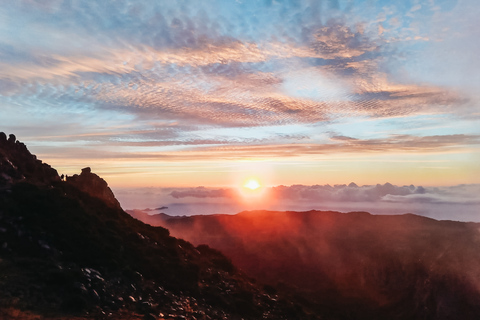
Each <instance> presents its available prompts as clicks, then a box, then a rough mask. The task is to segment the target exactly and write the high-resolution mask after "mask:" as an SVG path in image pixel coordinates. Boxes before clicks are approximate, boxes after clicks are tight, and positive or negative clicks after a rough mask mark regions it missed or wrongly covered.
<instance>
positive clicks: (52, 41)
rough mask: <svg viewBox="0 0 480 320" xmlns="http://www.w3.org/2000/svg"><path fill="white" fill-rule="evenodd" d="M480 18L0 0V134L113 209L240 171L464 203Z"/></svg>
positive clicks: (271, 179) (240, 4) (427, 1)
mask: <svg viewBox="0 0 480 320" xmlns="http://www.w3.org/2000/svg"><path fill="white" fill-rule="evenodd" d="M479 15H480V4H479V3H478V1H476V0H458V1H455V0H412V1H410V0H402V1H382V0H378V1H375V0H344V1H342V0H338V1H336V0H324V1H321V0H316V1H314V0H311V1H307V0H297V1H295V0H291V1H281V0H276V1H274V0H262V1H246V0H236V1H234V0H232V1H230V0H221V1H220V0H218V1H213V0H205V1H181V0H175V1H173V0H170V1H128V0H118V1H107V0H106V1H61V0H46V1H34V0H17V1H6V0H0V131H3V132H6V133H7V134H9V133H13V134H15V135H16V136H17V138H18V139H19V140H21V141H22V142H24V143H25V144H27V146H28V147H29V149H30V151H32V153H34V154H36V155H37V156H38V158H40V159H42V160H43V161H45V162H47V163H49V164H51V165H52V166H53V167H55V168H56V169H57V170H58V171H59V173H63V174H68V175H72V174H75V173H79V172H80V169H81V168H83V167H86V166H90V167H91V168H92V171H93V172H95V173H97V174H99V175H100V176H101V177H103V178H104V179H105V180H107V182H108V183H109V185H110V186H111V187H112V188H113V189H114V190H118V194H122V195H123V196H119V198H120V201H121V202H122V204H125V206H127V207H128V206H133V203H135V204H137V203H138V202H136V200H135V199H134V198H132V196H131V195H134V194H136V195H137V198H136V199H140V198H141V196H140V195H139V190H145V189H142V188H153V189H154V190H157V191H155V192H153V194H157V195H158V194H166V195H168V196H169V197H170V200H171V201H174V200H175V201H176V200H179V199H184V200H185V199H187V200H189V201H197V200H198V199H203V200H204V201H205V199H210V198H215V199H217V200H218V199H229V197H223V198H222V197H203V198H199V197H197V196H193V195H188V196H181V197H178V198H175V197H173V196H172V195H171V192H174V191H175V190H174V189H171V188H177V189H178V190H177V191H178V192H186V191H188V190H192V189H193V190H198V189H196V188H198V187H204V188H205V189H206V190H210V191H212V192H213V191H215V190H234V189H235V188H237V189H238V188H241V186H242V185H243V184H244V183H245V181H246V180H247V179H249V178H255V179H257V180H258V181H259V183H260V184H261V185H262V187H263V188H264V189H265V190H267V189H268V190H269V193H271V192H270V191H271V190H277V189H274V188H277V187H279V186H284V187H286V188H291V189H288V190H290V191H292V192H294V191H295V190H296V189H295V186H303V187H304V188H305V189H308V188H311V187H312V186H324V187H325V188H327V189H328V186H335V185H339V186H341V185H346V186H347V187H348V185H349V184H350V183H351V182H354V183H355V184H356V185H357V187H358V189H360V190H366V189H362V188H367V189H368V188H370V189H374V188H375V187H376V186H377V185H380V186H384V185H386V183H388V185H387V186H389V185H390V184H392V186H393V187H395V188H402V187H403V186H411V185H413V187H414V189H409V190H413V191H412V193H411V194H410V193H409V194H400V195H399V194H395V193H393V194H392V193H386V194H384V195H382V196H381V198H379V199H381V200H382V201H383V203H392V201H393V202H395V203H396V205H397V207H398V204H399V203H403V202H405V199H407V200H409V201H410V202H412V201H413V202H415V201H417V202H419V201H420V200H419V199H420V198H421V199H423V200H422V201H424V202H425V197H423V198H422V196H418V195H421V194H422V193H415V190H417V188H419V187H422V188H425V187H428V188H427V189H425V190H427V194H429V195H430V197H429V198H428V199H430V200H429V201H430V202H432V201H433V202H435V203H436V204H437V205H440V204H441V203H445V202H448V201H450V200H451V199H452V197H450V196H448V195H452V194H455V195H457V196H456V197H455V201H453V200H451V201H450V202H448V203H450V204H455V203H456V204H459V203H461V204H463V205H466V204H471V202H472V201H473V200H472V199H471V198H472V197H474V195H475V194H478V193H477V191H478V188H477V187H478V184H480V127H479V125H480V108H479V103H480V91H479V90H478V89H479V88H480V76H479V74H480V59H478V56H480V41H478V39H480V26H479V22H478V16H479ZM339 188H340V187H339ZM350 188H354V186H353V185H352V186H351V187H350ZM429 188H430V189H429ZM442 188H443V189H442ZM448 188H450V189H448ZM459 188H460V189H461V190H462V191H461V192H458V190H460V189H459ZM462 188H463V189H462ZM294 189H295V190H294ZM370 189H369V190H370ZM345 190H346V189H345ZM420 190H422V189H420ZM442 190H443V191H442ZM445 190H448V192H447V191H445ZM465 190H470V191H471V192H474V193H470V194H469V195H468V196H467V195H466V194H465V192H466V191H465ZM472 190H473V191H472ZM357 191H358V190H357ZM444 191H445V192H444ZM470 191H469V192H470ZM272 192H273V191H272ZM295 192H296V191H295ZM392 192H393V191H392ZM274 193H275V192H274ZM328 194H329V195H330V196H331V198H329V199H330V200H332V201H333V203H337V204H338V203H339V201H340V202H342V203H343V204H345V203H346V201H344V200H342V199H343V198H341V197H340V198H339V197H336V196H335V195H334V194H336V193H335V192H333V193H328ZM127 195H130V196H127ZM122 197H123V198H122ZM395 197H397V198H398V197H404V198H402V200H399V199H397V198H395ZM405 197H406V198H405ZM465 197H466V198H465ZM247 198H248V197H247ZM162 199H163V198H162ZM301 199H303V201H307V200H308V199H310V200H308V201H307V203H313V202H311V199H313V198H311V197H310V198H308V197H307V198H301ZM319 199H321V196H320V195H317V196H316V197H315V201H316V202H315V203H318V202H319V201H320V200H319ZM323 199H324V198H323ZM413 199H415V200H413ZM432 199H435V201H434V200H432ZM449 199H450V200H449ZM469 199H470V200H469ZM167 200H168V199H165V201H167ZM324 200H325V199H324ZM334 200H335V201H336V202H335V201H334ZM364 200H365V199H364ZM370 200H371V199H370ZM377 200H378V199H377ZM157 201H158V202H162V203H166V202H165V201H163V200H162V201H160V200H157ZM185 201H186V200H185ZM249 201H250V200H249ZM292 201H293V200H292ZM309 201H310V202H309ZM362 201H363V200H362ZM401 201H403V202H401ZM167 202H168V201H167ZM347 202H348V201H347ZM410 202H409V203H410ZM420 202H421V201H420ZM277 203H278V201H277ZM422 203H423V202H422ZM138 205H141V203H138ZM312 205H313V204H312ZM333 206H334V205H333ZM380 207H381V206H379V205H378V206H377V208H380ZM444 207H446V206H444ZM469 208H470V209H472V208H474V209H472V210H473V211H472V212H474V211H475V210H478V208H479V207H478V206H476V207H469ZM414 209H415V208H414ZM449 210H450V209H449ZM477 212H478V211H477ZM479 215H480V214H479Z"/></svg>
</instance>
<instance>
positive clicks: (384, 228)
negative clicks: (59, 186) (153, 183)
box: [130, 211, 480, 319]
mask: <svg viewBox="0 0 480 320" xmlns="http://www.w3.org/2000/svg"><path fill="white" fill-rule="evenodd" d="M130 213H131V214H132V215H134V216H136V217H138V218H140V219H144V220H145V221H148V222H149V223H156V224H157V225H163V226H165V227H167V228H168V229H169V230H170V232H171V233H172V234H173V235H174V236H177V237H182V238H184V239H186V240H188V241H190V242H192V243H193V244H195V245H199V244H207V245H209V246H211V247H213V248H216V249H218V250H220V251H221V252H223V253H224V254H225V255H227V256H228V257H229V258H231V259H232V261H233V263H234V264H235V265H237V266H238V267H240V268H241V269H242V270H244V271H245V272H246V273H247V274H249V275H251V276H253V277H256V278H257V279H261V281H262V282H263V283H264V284H266V285H270V286H272V287H274V288H276V290H278V292H280V293H285V294H290V295H291V298H292V299H297V301H302V303H303V304H305V305H309V306H310V307H311V308H312V309H313V310H315V311H316V312H317V313H318V314H320V315H322V316H323V317H327V318H332V319H478V318H479V317H480V268H479V267H478V266H479V265H480V250H479V248H480V233H479V230H480V225H479V224H476V223H463V222H454V221H437V220H433V219H429V218H425V217H421V216H416V215H413V214H405V215H397V216H381V215H371V214H369V213H366V212H351V213H340V212H330V211H329V212H325V211H323V212H322V211H307V212H271V211H249V212H242V213H239V214H237V215H210V216H200V215H199V216H191V217H170V218H169V217H168V215H165V214H162V215H147V217H145V214H146V213H145V212H143V213H142V212H140V211H132V212H130Z"/></svg>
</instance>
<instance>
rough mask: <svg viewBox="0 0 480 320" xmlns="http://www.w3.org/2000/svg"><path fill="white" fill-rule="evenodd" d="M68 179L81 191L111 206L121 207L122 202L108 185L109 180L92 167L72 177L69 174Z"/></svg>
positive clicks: (68, 181)
mask: <svg viewBox="0 0 480 320" xmlns="http://www.w3.org/2000/svg"><path fill="white" fill-rule="evenodd" d="M66 180H67V183H69V184H72V185H74V186H75V187H77V188H78V189H79V190H80V191H83V192H85V193H88V194H89V195H90V196H92V197H95V198H99V199H101V200H103V201H104V202H105V203H107V204H108V205H109V206H111V207H115V208H120V203H119V202H118V200H117V199H116V198H115V195H114V194H113V192H112V190H111V189H110V188H109V187H108V184H107V182H106V181H105V180H103V179H102V178H100V177H99V176H98V175H96V174H95V173H92V169H91V168H90V167H85V168H83V169H82V172H81V173H80V175H78V174H75V175H73V176H71V177H69V176H67V178H66Z"/></svg>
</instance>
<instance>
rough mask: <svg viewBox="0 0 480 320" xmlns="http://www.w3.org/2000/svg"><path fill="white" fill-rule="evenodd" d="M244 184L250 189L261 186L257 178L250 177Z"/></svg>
mask: <svg viewBox="0 0 480 320" xmlns="http://www.w3.org/2000/svg"><path fill="white" fill-rule="evenodd" d="M243 186H244V187H245V188H248V189H250V190H256V189H258V188H260V183H258V181H257V180H255V179H249V180H248V181H247V182H246V183H245V184H244V185H243Z"/></svg>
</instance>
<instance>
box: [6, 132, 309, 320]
mask: <svg viewBox="0 0 480 320" xmlns="http://www.w3.org/2000/svg"><path fill="white" fill-rule="evenodd" d="M0 159H1V160H0V161H1V164H2V166H1V174H2V177H3V179H4V180H3V181H2V186H3V187H4V188H0V272H1V273H0V318H2V319H11V318H14V319H22V318H25V317H26V316H27V313H26V312H27V311H28V312H33V316H32V318H34V319H37V318H42V316H48V319H55V318H58V317H60V316H63V318H62V319H70V318H72V317H73V316H80V317H81V318H82V319H86V318H91V319H107V318H108V319H117V320H121V319H140V318H143V319H163V318H166V319H203V320H208V319H261V318H263V319H315V317H314V316H309V315H307V314H306V313H305V312H304V311H303V310H302V309H301V307H300V306H299V305H298V304H293V303H291V302H288V301H280V300H279V299H278V297H277V296H275V295H273V294H272V295H271V294H269V293H267V292H266V291H264V290H263V289H261V288H260V287H258V286H257V285H255V284H254V283H253V282H252V280H251V279H250V278H247V277H246V276H245V275H243V274H242V273H240V272H238V271H237V269H236V268H235V267H234V266H233V265H232V263H231V261H230V260H229V259H227V258H226V257H225V256H223V255H222V254H221V253H219V252H218V251H216V250H213V249H210V248H209V247H207V246H205V245H202V246H198V247H194V246H193V245H192V244H190V243H188V242H186V241H184V240H181V239H176V238H173V237H171V236H170V235H169V232H168V230H166V229H164V228H161V227H152V226H149V225H146V224H144V223H142V222H140V221H138V220H136V219H134V218H132V217H131V216H129V215H128V214H127V213H126V212H124V211H123V210H122V209H121V208H120V206H118V202H117V201H116V199H115V198H114V196H113V194H112V193H111V191H110V189H109V188H108V186H107V184H106V182H105V181H104V180H102V179H101V178H99V177H98V176H97V175H95V174H93V173H91V172H90V169H89V168H85V169H83V170H82V173H81V174H80V175H78V176H74V177H72V178H69V180H68V181H61V180H60V178H59V177H58V174H56V171H55V170H53V169H51V168H50V167H49V166H46V165H44V164H42V163H41V162H39V161H37V160H35V157H34V156H32V155H31V154H30V153H29V152H28V150H27V149H26V148H25V146H24V145H23V144H21V143H18V142H16V139H15V138H14V137H11V138H10V139H8V140H7V139H6V136H5V135H4V134H3V135H2V134H0ZM25 310H27V311H25ZM19 314H20V315H19ZM35 316H36V317H35Z"/></svg>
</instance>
